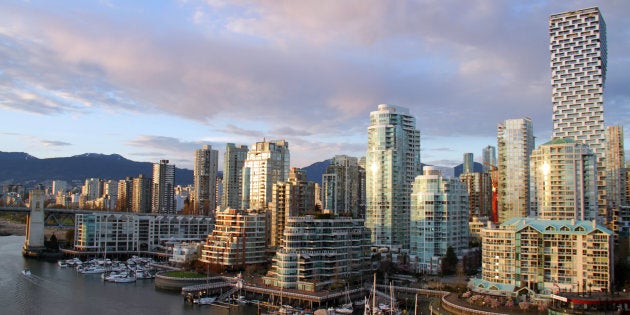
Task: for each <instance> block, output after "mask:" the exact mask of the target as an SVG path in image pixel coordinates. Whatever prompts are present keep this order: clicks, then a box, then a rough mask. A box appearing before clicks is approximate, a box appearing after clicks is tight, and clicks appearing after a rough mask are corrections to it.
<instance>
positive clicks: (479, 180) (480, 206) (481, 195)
mask: <svg viewBox="0 0 630 315" xmlns="http://www.w3.org/2000/svg"><path fill="white" fill-rule="evenodd" d="M459 180H460V181H461V182H462V183H464V185H466V188H467V190H468V205H469V216H468V220H469V221H472V219H473V217H476V218H485V219H486V220H487V219H488V218H491V217H492V180H491V178H490V174H489V173H487V172H471V173H462V174H460V175H459Z"/></svg>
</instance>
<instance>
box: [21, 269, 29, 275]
mask: <svg viewBox="0 0 630 315" xmlns="http://www.w3.org/2000/svg"><path fill="white" fill-rule="evenodd" d="M22 274H23V275H25V276H30V275H31V270H30V269H28V268H26V269H24V270H22Z"/></svg>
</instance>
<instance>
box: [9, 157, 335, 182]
mask: <svg viewBox="0 0 630 315" xmlns="http://www.w3.org/2000/svg"><path fill="white" fill-rule="evenodd" d="M329 164H330V160H326V161H322V162H316V163H314V164H312V165H310V166H307V167H304V168H302V170H304V171H305V172H306V177H307V179H308V180H311V181H314V182H318V183H320V184H321V181H322V174H323V173H324V171H325V170H326V167H327V166H328V165H329ZM139 174H144V175H145V176H148V177H151V176H152V175H153V163H150V162H135V161H132V160H129V159H126V158H124V157H123V156H121V155H118V154H110V155H106V154H98V153H85V154H81V155H75V156H70V157H58V158H46V159H39V158H37V157H34V156H32V155H29V154H28V153H24V152H2V151H0V185H13V184H21V185H24V186H26V187H31V186H34V185H36V184H40V183H47V182H50V181H51V180H64V181H67V182H68V183H74V184H75V185H81V184H82V183H83V182H84V181H85V179H86V178H102V179H106V180H109V179H111V180H119V179H124V178H125V177H138V175H139ZM219 175H221V172H219ZM192 183H193V171H192V170H189V169H184V168H176V169H175V184H176V185H182V186H185V185H192Z"/></svg>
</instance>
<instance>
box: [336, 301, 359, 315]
mask: <svg viewBox="0 0 630 315" xmlns="http://www.w3.org/2000/svg"><path fill="white" fill-rule="evenodd" d="M352 312H354V309H353V308H352V303H347V304H344V305H342V306H340V307H337V308H335V313H337V314H352Z"/></svg>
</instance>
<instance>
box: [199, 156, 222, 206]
mask: <svg viewBox="0 0 630 315" xmlns="http://www.w3.org/2000/svg"><path fill="white" fill-rule="evenodd" d="M218 167H219V151H217V150H212V146H210V145H204V146H203V147H202V148H201V149H198V150H195V166H194V169H193V178H194V187H195V190H194V196H193V201H194V211H195V214H197V215H212V214H214V211H215V210H216V207H217V195H216V188H217V172H218Z"/></svg>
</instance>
